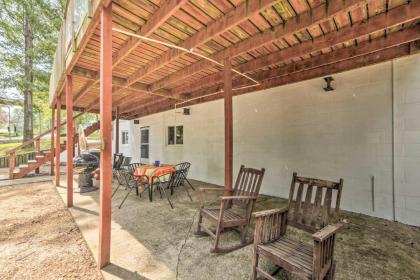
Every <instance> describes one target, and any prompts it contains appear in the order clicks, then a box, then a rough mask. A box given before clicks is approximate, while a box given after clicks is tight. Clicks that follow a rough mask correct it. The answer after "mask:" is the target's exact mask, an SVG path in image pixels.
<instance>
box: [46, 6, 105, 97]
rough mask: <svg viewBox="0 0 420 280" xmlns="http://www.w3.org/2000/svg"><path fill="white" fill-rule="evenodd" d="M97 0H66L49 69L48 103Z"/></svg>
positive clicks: (77, 44) (79, 40) (77, 45)
mask: <svg viewBox="0 0 420 280" xmlns="http://www.w3.org/2000/svg"><path fill="white" fill-rule="evenodd" d="M97 2H98V1H97V0H68V1H67V5H66V12H65V18H64V20H63V23H62V25H61V29H60V32H59V34H58V43H57V49H56V51H55V55H54V62H53V66H52V69H51V76H50V87H49V98H50V104H52V100H53V98H54V96H55V93H56V92H57V91H58V90H59V88H58V87H59V86H60V84H61V81H62V80H63V79H64V73H65V70H66V68H67V66H68V65H69V63H70V61H71V59H72V58H73V55H74V53H75V52H76V51H77V50H78V47H79V45H80V42H81V40H82V38H83V35H84V34H85V32H86V29H87V26H88V25H89V23H90V20H91V18H92V11H93V7H96V6H97V5H98V3H97Z"/></svg>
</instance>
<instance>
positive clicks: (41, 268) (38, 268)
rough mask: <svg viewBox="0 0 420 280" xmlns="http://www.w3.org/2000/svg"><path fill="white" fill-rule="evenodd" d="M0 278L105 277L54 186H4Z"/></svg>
mask: <svg viewBox="0 0 420 280" xmlns="http://www.w3.org/2000/svg"><path fill="white" fill-rule="evenodd" d="M0 279H19V280H21V279H92V280H95V279H102V275H101V273H100V271H99V270H98V269H97V267H96V264H95V262H94V260H93V257H92V255H91V253H90V251H89V249H88V248H87V245H86V243H85V241H84V239H83V237H82V235H81V233H80V231H79V229H78V227H77V226H76V224H75V222H74V220H73V218H72V217H71V215H70V213H69V211H68V210H67V209H66V208H65V205H64V203H63V201H62V200H61V198H60V197H59V196H58V193H57V191H56V190H55V188H54V187H53V186H52V184H51V183H50V182H45V183H36V184H27V185H20V186H11V187H0Z"/></svg>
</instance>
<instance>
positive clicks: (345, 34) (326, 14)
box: [150, 1, 420, 90]
mask: <svg viewBox="0 0 420 280" xmlns="http://www.w3.org/2000/svg"><path fill="white" fill-rule="evenodd" d="M350 2H351V1H331V3H330V4H329V5H328V6H325V5H326V4H323V5H321V6H318V8H317V9H316V10H315V9H313V12H312V13H305V14H302V15H300V16H299V17H297V18H294V19H292V20H290V21H288V22H287V23H286V25H285V26H277V27H275V28H274V29H273V30H268V31H265V32H262V33H260V34H257V35H254V36H252V37H251V38H249V39H246V40H243V41H242V42H240V43H238V44H235V45H233V46H231V47H229V48H226V49H224V50H222V51H220V52H218V53H216V54H214V55H212V56H210V58H212V59H214V60H217V61H222V60H223V59H224V58H226V57H235V56H238V55H241V54H243V53H246V52H249V51H252V50H254V49H257V48H258V47H260V46H262V45H266V44H269V43H272V42H274V41H277V40H279V39H280V38H282V37H284V36H287V35H291V34H294V33H295V32H298V31H301V30H306V28H308V27H310V26H311V25H313V24H316V23H320V22H322V21H325V20H327V19H328V18H331V16H332V15H335V14H336V13H333V12H331V11H330V10H329V9H330V5H331V4H332V3H341V4H342V5H345V8H343V9H345V10H349V8H350V7H353V6H351V5H350V4H348V3H350ZM353 2H354V1H353ZM353 4H354V3H353ZM319 8H321V9H320V10H319ZM343 9H341V10H337V9H336V10H335V11H337V12H343ZM419 16H420V1H413V2H411V3H409V4H406V5H402V6H400V7H397V8H394V9H392V10H390V11H388V12H387V13H383V14H380V15H377V16H374V17H372V18H370V19H369V20H368V21H362V22H359V23H356V24H354V25H352V26H347V27H344V28H342V29H340V30H338V31H337V32H330V33H328V34H326V35H325V36H322V37H319V38H316V39H314V43H312V41H307V42H303V43H302V44H300V45H296V46H293V47H291V48H288V49H285V50H283V51H280V52H278V54H280V53H282V54H281V55H280V56H283V55H284V53H285V52H286V53H288V54H289V56H290V55H293V54H295V53H298V52H300V53H304V52H303V51H302V50H303V49H305V48H307V49H308V52H306V53H310V52H311V51H315V50H321V49H324V48H327V47H330V46H334V45H337V44H339V43H342V42H346V41H349V40H352V39H355V38H358V37H361V36H364V35H367V34H369V33H372V32H376V31H379V30H383V29H385V28H387V27H389V26H393V25H397V24H401V23H404V22H408V21H411V20H413V19H416V18H418V17H419ZM315 42H316V43H315ZM295 57H296V55H295ZM213 66H214V65H213V64H212V63H210V62H209V61H206V60H200V61H198V62H196V63H193V64H191V65H189V66H187V67H185V68H183V69H181V70H179V71H177V72H175V73H173V74H171V75H169V76H167V77H165V78H163V79H162V80H160V81H158V82H156V83H154V84H152V85H151V87H150V89H151V90H156V89H159V88H163V87H167V86H169V85H170V84H172V83H175V82H179V81H180V80H183V79H186V78H188V77H190V76H192V75H194V74H197V73H198V72H200V71H202V70H205V69H207V68H210V67H213Z"/></svg>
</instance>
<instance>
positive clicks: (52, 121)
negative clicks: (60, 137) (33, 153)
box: [50, 108, 55, 176]
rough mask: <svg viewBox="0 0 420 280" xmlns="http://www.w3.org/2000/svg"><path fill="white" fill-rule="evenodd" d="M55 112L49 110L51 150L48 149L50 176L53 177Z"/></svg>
mask: <svg viewBox="0 0 420 280" xmlns="http://www.w3.org/2000/svg"><path fill="white" fill-rule="evenodd" d="M54 122H55V112H54V108H52V110H51V148H50V167H51V170H50V175H51V176H53V175H54V155H55V147H54V127H55V123H54Z"/></svg>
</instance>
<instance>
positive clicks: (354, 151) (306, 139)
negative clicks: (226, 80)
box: [121, 55, 420, 225]
mask: <svg viewBox="0 0 420 280" xmlns="http://www.w3.org/2000/svg"><path fill="white" fill-rule="evenodd" d="M392 68H393V66H392V62H386V63H382V64H379V65H374V66H370V67H366V68H363V69H357V70H353V71H348V72H345V73H341V74H336V75H333V77H334V79H335V82H334V83H333V87H334V88H335V90H334V91H332V92H325V91H324V90H323V87H324V86H325V82H324V81H323V79H322V78H318V79H313V80H310V81H305V82H301V83H296V84H292V85H287V86H282V87H277V88H272V89H268V90H263V91H258V92H253V93H250V94H246V95H241V96H238V97H234V101H233V105H234V172H235V175H236V173H237V171H238V169H239V166H240V165H241V164H244V165H246V166H252V167H256V168H261V167H265V168H266V176H265V178H264V182H263V187H262V193H263V194H269V195H275V196H281V197H287V195H288V191H289V186H290V181H291V176H292V173H293V172H294V171H296V172H298V174H301V175H303V176H314V177H320V178H325V179H332V180H338V179H339V178H340V177H342V178H343V179H344V190H343V192H344V193H343V197H342V199H343V200H342V207H343V208H344V209H346V210H350V211H354V212H361V213H365V214H368V215H372V216H377V217H382V218H386V219H393V200H392V185H393V163H392V151H393V149H392V148H393V145H392V143H393V142H392V139H393V138H392V135H393V124H394V136H395V143H394V148H395V162H394V174H395V185H394V186H395V194H396V196H395V205H396V219H397V220H398V221H401V222H404V223H407V224H413V225H420V186H419V182H420V55H417V56H411V57H408V58H404V59H400V60H396V61H395V62H394V73H393V72H392ZM393 76H394V78H393ZM392 88H394V101H395V102H394V105H393V102H392V100H393V95H392ZM393 106H394V117H393V110H392V107H393ZM190 108H191V115H189V116H184V115H182V114H179V113H175V112H174V110H172V111H167V112H163V113H159V114H154V115H151V116H147V117H144V118H141V119H140V125H134V124H133V121H131V122H128V121H127V122H121V131H122V130H124V129H129V130H130V134H129V138H130V145H127V146H126V147H124V146H121V151H122V152H123V153H124V154H129V155H133V157H134V158H135V159H136V160H137V159H138V157H139V153H140V139H139V131H140V127H143V126H149V127H150V159H149V160H150V162H153V161H154V160H160V161H161V162H165V163H178V162H181V161H189V162H191V163H192V167H191V171H190V176H191V178H194V179H197V180H201V181H206V182H210V183H215V184H219V185H221V184H222V183H223V164H224V157H223V153H224V120H223V101H222V100H218V101H213V102H208V103H204V104H199V105H195V106H192V107H190ZM171 125H184V145H180V146H167V145H166V133H167V132H166V131H167V126H171ZM372 176H374V178H375V185H374V197H375V210H374V211H373V207H372V206H373V205H372V185H371V178H372Z"/></svg>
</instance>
